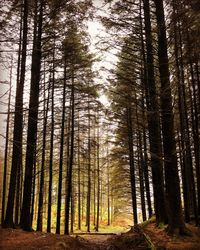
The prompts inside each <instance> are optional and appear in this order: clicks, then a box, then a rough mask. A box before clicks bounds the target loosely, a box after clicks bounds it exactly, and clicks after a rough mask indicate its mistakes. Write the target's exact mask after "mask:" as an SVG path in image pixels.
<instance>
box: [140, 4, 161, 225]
mask: <svg viewBox="0 0 200 250" xmlns="http://www.w3.org/2000/svg"><path fill="white" fill-rule="evenodd" d="M143 3H144V6H143V8H144V19H145V36H146V53H147V55H146V60H147V61H146V74H147V77H146V82H145V85H146V87H145V88H146V99H147V119H148V129H149V142H150V152H151V168H152V179H153V190H154V206H155V214H156V221H157V224H159V223H165V222H166V209H165V197H164V176H163V164H162V143H161V131H160V118H159V106H158V100H157V93H156V83H155V76H154V60H153V45H152V31H151V20H150V8H149V0H144V1H143Z"/></svg>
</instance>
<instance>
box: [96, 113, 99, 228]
mask: <svg viewBox="0 0 200 250" xmlns="http://www.w3.org/2000/svg"><path fill="white" fill-rule="evenodd" d="M97 119H98V121H97V215H96V220H97V221H96V231H97V232H98V231H99V212H100V211H99V209H100V155H99V150H100V140H99V136H100V135H99V111H98V113H97Z"/></svg>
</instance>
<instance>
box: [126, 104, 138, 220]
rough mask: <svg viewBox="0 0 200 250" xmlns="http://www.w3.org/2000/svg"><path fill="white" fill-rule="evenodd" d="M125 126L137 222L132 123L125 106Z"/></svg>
mask: <svg viewBox="0 0 200 250" xmlns="http://www.w3.org/2000/svg"><path fill="white" fill-rule="evenodd" d="M126 112H127V127H128V147H129V165H130V180H131V196H132V206H133V221H134V224H137V223H138V217H137V199H136V184H135V164H134V153H133V125H132V111H131V107H127V109H126Z"/></svg>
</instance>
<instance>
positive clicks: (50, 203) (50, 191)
mask: <svg viewBox="0 0 200 250" xmlns="http://www.w3.org/2000/svg"><path fill="white" fill-rule="evenodd" d="M52 71H53V72H52V87H51V138H50V156H49V187H48V215H47V232H49V233H50V232H51V206H52V184H53V152H54V84H55V38H54V48H53V69H52Z"/></svg>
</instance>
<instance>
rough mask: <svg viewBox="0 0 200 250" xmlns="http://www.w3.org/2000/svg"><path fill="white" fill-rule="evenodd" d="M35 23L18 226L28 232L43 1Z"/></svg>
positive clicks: (36, 9) (35, 135) (35, 137)
mask: <svg viewBox="0 0 200 250" xmlns="http://www.w3.org/2000/svg"><path fill="white" fill-rule="evenodd" d="M39 3H40V6H39V16H38V15H37V11H38V8H37V5H38V4H39ZM35 4H36V7H35V22H34V38H33V52H32V66H31V90H30V102H29V116H28V136H27V149H26V163H25V179H24V191H23V202H22V211H21V220H20V224H21V227H22V229H24V230H27V231H30V230H32V225H31V211H30V208H31V192H32V178H33V164H34V158H35V147H36V139H37V120H38V106H39V85H40V69H41V57H42V52H41V38H42V24H43V7H44V6H43V5H44V3H43V0H41V1H39V0H38V1H36V2H35ZM37 17H38V18H37Z"/></svg>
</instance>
